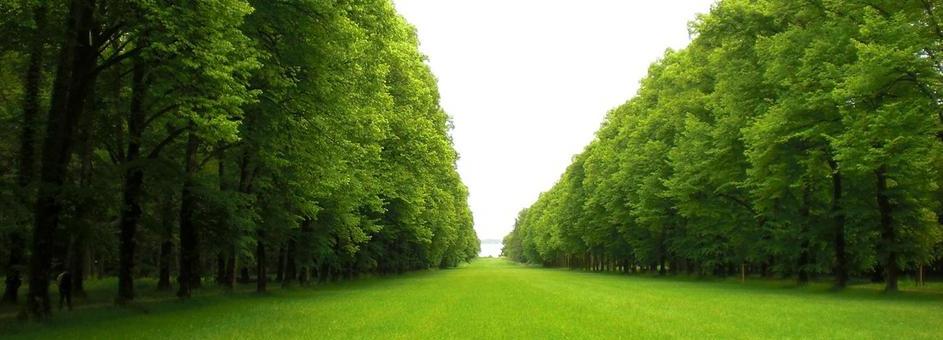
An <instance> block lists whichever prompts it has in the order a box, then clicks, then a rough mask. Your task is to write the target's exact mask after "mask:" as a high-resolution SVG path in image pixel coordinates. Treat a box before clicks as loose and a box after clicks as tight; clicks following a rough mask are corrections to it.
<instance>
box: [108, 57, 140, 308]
mask: <svg viewBox="0 0 943 340" xmlns="http://www.w3.org/2000/svg"><path fill="white" fill-rule="evenodd" d="M144 77H145V69H144V65H143V62H142V61H141V59H140V58H135V60H134V66H133V70H132V76H131V107H130V110H129V111H128V149H127V152H126V153H125V162H124V165H125V172H124V190H123V194H122V203H123V204H122V205H121V222H120V223H119V232H118V235H119V236H118V240H119V246H118V253H119V255H118V296H117V297H116V298H115V303H117V304H125V303H128V302H131V301H132V300H134V250H135V248H136V246H137V244H136V240H135V234H137V227H138V223H140V221H141V214H142V210H141V196H142V194H143V191H144V190H143V188H144V167H143V165H142V164H139V162H140V160H141V143H142V139H143V136H144V121H145V119H146V115H145V113H144V111H143V105H142V104H143V102H144V95H145V91H147V89H146V86H145V83H144Z"/></svg>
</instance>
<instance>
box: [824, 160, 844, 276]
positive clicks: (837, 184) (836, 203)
mask: <svg viewBox="0 0 943 340" xmlns="http://www.w3.org/2000/svg"><path fill="white" fill-rule="evenodd" d="M828 164H829V166H831V168H832V211H831V212H832V229H833V232H834V233H835V240H834V241H835V242H834V243H835V287H836V288H845V286H847V285H848V257H847V254H845V212H844V209H842V206H841V199H842V175H841V172H840V171H839V169H838V163H837V162H835V161H834V160H829V162H828Z"/></svg>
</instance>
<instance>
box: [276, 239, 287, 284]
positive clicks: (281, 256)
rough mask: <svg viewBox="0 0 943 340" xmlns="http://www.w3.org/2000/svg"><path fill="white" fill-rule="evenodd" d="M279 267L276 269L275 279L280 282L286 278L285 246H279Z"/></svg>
mask: <svg viewBox="0 0 943 340" xmlns="http://www.w3.org/2000/svg"><path fill="white" fill-rule="evenodd" d="M276 265H277V266H278V269H276V271H275V281H278V282H279V283H281V282H282V280H284V278H285V247H279V248H278V263H277V264H276Z"/></svg>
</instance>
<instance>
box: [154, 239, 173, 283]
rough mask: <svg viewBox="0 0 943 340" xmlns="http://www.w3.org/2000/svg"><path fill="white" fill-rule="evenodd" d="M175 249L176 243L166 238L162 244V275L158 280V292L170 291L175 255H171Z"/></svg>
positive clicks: (159, 275)
mask: <svg viewBox="0 0 943 340" xmlns="http://www.w3.org/2000/svg"><path fill="white" fill-rule="evenodd" d="M173 248H174V243H173V242H172V241H171V240H170V238H165V239H164V241H163V242H161V244H160V274H158V279H157V290H159V291H167V290H170V289H171V288H173V287H171V285H170V262H171V261H173V254H172V253H171V252H172V251H173Z"/></svg>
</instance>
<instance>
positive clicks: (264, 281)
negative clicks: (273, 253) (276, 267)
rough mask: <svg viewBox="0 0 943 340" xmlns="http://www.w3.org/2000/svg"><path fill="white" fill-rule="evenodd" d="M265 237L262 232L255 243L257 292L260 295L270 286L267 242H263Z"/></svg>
mask: <svg viewBox="0 0 943 340" xmlns="http://www.w3.org/2000/svg"><path fill="white" fill-rule="evenodd" d="M264 236H265V235H264V234H263V233H261V232H260V233H259V236H258V239H257V240H256V241H255V243H256V245H255V262H256V270H255V276H256V280H255V291H256V292H259V293H264V292H265V289H266V285H268V271H267V270H266V268H265V242H263V241H262V239H263V237H264Z"/></svg>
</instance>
